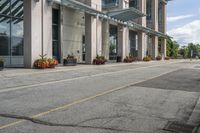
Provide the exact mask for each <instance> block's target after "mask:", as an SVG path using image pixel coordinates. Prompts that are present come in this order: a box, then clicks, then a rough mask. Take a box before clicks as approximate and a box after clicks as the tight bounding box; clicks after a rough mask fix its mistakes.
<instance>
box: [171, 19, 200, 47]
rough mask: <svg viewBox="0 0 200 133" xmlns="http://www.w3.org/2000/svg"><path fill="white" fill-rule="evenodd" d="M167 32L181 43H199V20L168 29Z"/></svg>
mask: <svg viewBox="0 0 200 133" xmlns="http://www.w3.org/2000/svg"><path fill="white" fill-rule="evenodd" d="M168 34H169V35H170V36H172V37H173V38H174V40H176V41H177V42H179V43H180V44H181V45H187V44H188V43H190V42H193V43H200V20H195V21H192V22H191V23H188V24H186V25H184V26H182V27H179V28H175V29H173V30H170V31H169V32H168Z"/></svg>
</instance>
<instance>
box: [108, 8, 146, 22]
mask: <svg viewBox="0 0 200 133" xmlns="http://www.w3.org/2000/svg"><path fill="white" fill-rule="evenodd" d="M108 16H111V17H113V18H116V19H118V20H121V21H124V22H126V21H130V20H133V19H136V18H140V17H144V16H145V14H143V13H142V12H141V11H139V10H137V9H136V8H134V7H130V8H128V9H120V10H117V11H111V12H109V13H108Z"/></svg>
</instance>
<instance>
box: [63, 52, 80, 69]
mask: <svg viewBox="0 0 200 133" xmlns="http://www.w3.org/2000/svg"><path fill="white" fill-rule="evenodd" d="M63 65H64V66H76V65H77V58H76V57H75V56H74V55H73V54H72V55H68V56H67V57H66V58H65V59H63Z"/></svg>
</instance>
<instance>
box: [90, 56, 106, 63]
mask: <svg viewBox="0 0 200 133" xmlns="http://www.w3.org/2000/svg"><path fill="white" fill-rule="evenodd" d="M106 62H107V60H106V59H105V57H104V56H99V55H97V56H96V58H95V59H94V60H93V64H94V65H103V64H105V63H106Z"/></svg>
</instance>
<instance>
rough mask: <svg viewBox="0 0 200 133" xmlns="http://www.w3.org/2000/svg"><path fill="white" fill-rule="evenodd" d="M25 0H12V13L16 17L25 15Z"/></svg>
mask: <svg viewBox="0 0 200 133" xmlns="http://www.w3.org/2000/svg"><path fill="white" fill-rule="evenodd" d="M23 8H24V7H23V0H11V14H12V16H14V17H19V18H22V17H23Z"/></svg>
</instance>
